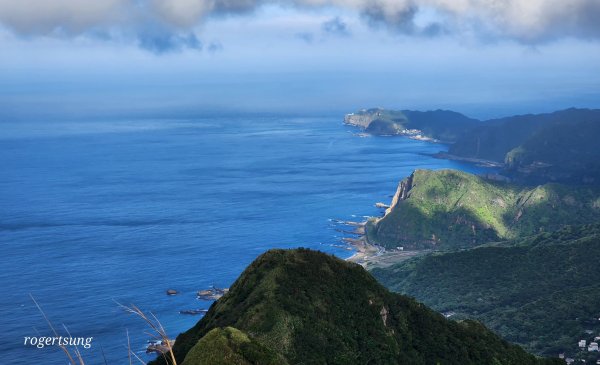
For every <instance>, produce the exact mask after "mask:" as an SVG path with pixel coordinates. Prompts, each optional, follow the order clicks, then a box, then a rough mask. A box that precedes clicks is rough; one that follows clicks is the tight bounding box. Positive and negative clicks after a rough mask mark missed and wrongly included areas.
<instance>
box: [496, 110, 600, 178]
mask: <svg viewBox="0 0 600 365" xmlns="http://www.w3.org/2000/svg"><path fill="white" fill-rule="evenodd" d="M599 139H600V116H599V117H598V118H597V119H596V120H584V121H580V122H573V123H571V124H569V125H566V123H557V124H555V125H553V126H549V127H547V128H543V129H541V130H540V131H538V132H537V133H535V134H533V135H532V136H531V137H530V138H529V139H528V140H527V141H525V142H524V143H522V144H521V145H520V146H519V147H516V148H514V149H512V150H510V151H509V152H508V153H507V154H506V157H505V163H506V170H507V172H508V173H509V174H510V175H513V176H523V177H526V178H529V180H533V181H538V182H539V181H548V180H550V181H551V180H556V181H573V182H581V183H596V184H599V183H600V147H599V144H598V143H599V142H598V141H599Z"/></svg>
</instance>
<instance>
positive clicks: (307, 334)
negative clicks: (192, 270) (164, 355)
mask: <svg viewBox="0 0 600 365" xmlns="http://www.w3.org/2000/svg"><path fill="white" fill-rule="evenodd" d="M174 354H175V356H176V358H177V360H178V362H179V363H181V362H183V365H211V364H274V363H279V364H285V363H288V364H340V365H342V364H343V365H351V364H407V365H411V364H431V365H436V364H457V365H458V364H461V365H469V364H473V365H482V364H506V365H508V364H513V365H517V364H519V365H526V364H561V363H563V362H562V361H560V360H558V359H542V358H536V357H535V356H533V355H530V354H528V353H526V352H525V351H523V350H522V349H521V348H520V347H518V346H514V345H511V344H509V343H508V342H505V341H504V340H502V339H501V338H500V337H498V336H496V335H495V334H493V333H492V332H490V331H489V330H487V329H486V328H485V327H484V326H482V325H481V324H479V323H477V322H473V321H462V322H455V321H450V320H447V319H445V318H444V317H443V316H442V315H441V314H438V313H436V312H434V311H432V310H430V309H428V308H427V307H425V306H424V305H422V304H419V303H417V302H416V301H414V300H412V299H410V298H407V297H404V296H402V295H399V294H394V293H391V292H389V291H388V290H387V289H385V288H384V287H383V286H381V284H379V283H378V282H377V281H376V280H375V279H374V278H373V277H372V276H371V275H370V274H369V273H367V272H366V271H365V270H364V269H363V268H362V267H361V266H359V265H356V264H352V263H349V262H346V261H343V260H340V259H337V258H335V257H333V256H329V255H326V254H323V253H320V252H316V251H310V250H305V249H298V250H288V251H286V250H271V251H268V252H267V253H265V254H263V255H262V256H260V257H259V258H257V259H256V260H255V261H254V262H253V263H252V264H251V265H250V266H249V267H248V268H247V269H246V270H245V271H244V272H243V273H242V275H241V276H240V277H239V278H238V280H237V281H236V282H235V283H234V284H233V286H232V287H231V290H230V291H229V293H228V294H226V295H225V296H224V297H223V298H221V299H220V300H218V301H217V302H216V303H215V304H213V305H212V306H211V308H210V310H209V311H208V313H207V314H206V316H205V317H204V318H202V319H201V320H200V321H199V322H198V324H196V325H195V326H194V327H193V328H191V329H190V330H188V331H187V332H185V333H182V334H181V335H179V336H178V337H177V340H176V343H175V347H174ZM184 359H185V360H184ZM278 361H279V362H278ZM158 363H164V359H161V358H159V359H157V360H156V361H155V362H154V364H158Z"/></svg>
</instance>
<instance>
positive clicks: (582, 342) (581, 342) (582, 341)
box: [579, 340, 587, 348]
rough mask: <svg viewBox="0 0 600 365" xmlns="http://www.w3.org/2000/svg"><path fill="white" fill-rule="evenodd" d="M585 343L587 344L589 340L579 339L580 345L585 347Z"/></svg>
mask: <svg viewBox="0 0 600 365" xmlns="http://www.w3.org/2000/svg"><path fill="white" fill-rule="evenodd" d="M585 345H587V341H586V340H579V347H581V348H584V347H585Z"/></svg>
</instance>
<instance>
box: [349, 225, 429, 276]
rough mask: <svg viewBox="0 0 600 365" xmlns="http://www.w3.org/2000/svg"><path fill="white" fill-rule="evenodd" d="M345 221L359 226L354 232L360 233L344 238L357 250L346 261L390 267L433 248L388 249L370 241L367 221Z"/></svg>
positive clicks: (372, 266)
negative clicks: (353, 236) (355, 236)
mask: <svg viewBox="0 0 600 365" xmlns="http://www.w3.org/2000/svg"><path fill="white" fill-rule="evenodd" d="M344 223H345V224H347V225H351V226H355V227H357V228H356V229H355V231H354V232H353V233H354V234H356V235H358V238H348V237H346V238H343V241H344V242H345V243H346V244H347V245H349V246H350V247H351V248H352V249H353V250H354V251H355V252H354V254H353V255H352V256H350V257H348V258H347V259H346V261H349V262H354V263H356V264H359V265H361V266H362V267H364V268H365V269H367V270H370V269H373V268H377V267H388V266H391V265H394V264H396V263H398V262H401V261H404V260H408V259H410V258H412V257H415V256H420V255H424V254H427V253H430V252H431V250H411V251H404V250H388V249H386V248H385V247H382V246H379V245H377V244H373V243H371V242H369V240H368V238H367V235H366V224H367V222H366V221H364V222H344Z"/></svg>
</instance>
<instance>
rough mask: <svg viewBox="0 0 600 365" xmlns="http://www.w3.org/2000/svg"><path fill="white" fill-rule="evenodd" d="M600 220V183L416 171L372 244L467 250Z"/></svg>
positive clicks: (378, 223)
mask: <svg viewBox="0 0 600 365" xmlns="http://www.w3.org/2000/svg"><path fill="white" fill-rule="evenodd" d="M596 221H600V187H592V186H588V187H585V186H581V187H572V186H565V185H560V184H554V183H551V184H544V185H539V186H535V187H526V186H520V185H515V184H510V183H504V182H497V181H491V180H486V179H484V178H482V177H479V176H475V175H472V174H468V173H464V172H460V171H456V170H441V171H430V170H416V171H415V172H413V174H412V175H411V176H409V177H407V178H405V179H404V180H402V181H401V182H400V184H399V186H398V190H397V191H396V194H395V195H394V198H393V201H392V204H391V206H390V208H389V209H388V210H387V211H386V214H385V216H384V217H383V218H379V219H376V220H371V221H369V222H368V223H367V238H368V239H369V241H370V242H372V243H376V244H379V245H381V246H384V247H388V248H395V247H397V246H402V247H404V248H408V249H423V248H433V249H444V250H450V249H455V248H465V247H473V246H477V245H480V244H482V243H487V242H492V241H500V240H505V239H512V238H516V237H522V236H525V235H531V234H535V233H539V232H543V231H554V230H557V229H560V228H561V227H564V226H565V225H569V224H585V223H592V222H596Z"/></svg>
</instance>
